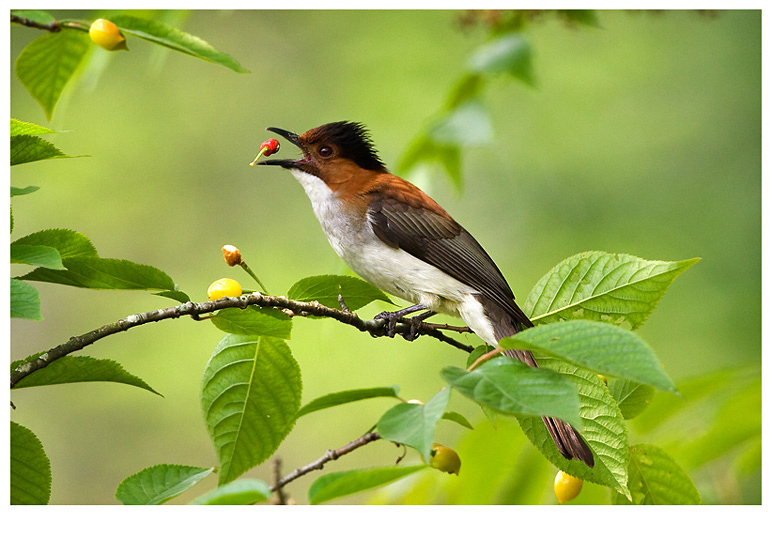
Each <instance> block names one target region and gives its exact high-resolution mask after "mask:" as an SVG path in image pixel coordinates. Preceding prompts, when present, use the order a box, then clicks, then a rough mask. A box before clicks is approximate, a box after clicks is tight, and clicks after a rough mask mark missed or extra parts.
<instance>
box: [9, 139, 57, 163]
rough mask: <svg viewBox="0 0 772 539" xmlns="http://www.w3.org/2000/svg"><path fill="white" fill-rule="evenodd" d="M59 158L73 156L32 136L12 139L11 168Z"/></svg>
mask: <svg viewBox="0 0 772 539" xmlns="http://www.w3.org/2000/svg"><path fill="white" fill-rule="evenodd" d="M57 157H71V156H69V155H65V154H64V153H63V152H62V151H61V150H60V149H59V148H57V147H56V146H54V145H53V144H51V143H50V142H48V141H45V140H43V139H42V138H40V137H33V136H32V135H17V136H15V137H11V166H13V165H22V164H24V163H32V162H34V161H42V160H44V159H54V158H57Z"/></svg>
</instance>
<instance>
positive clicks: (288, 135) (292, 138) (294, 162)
mask: <svg viewBox="0 0 772 539" xmlns="http://www.w3.org/2000/svg"><path fill="white" fill-rule="evenodd" d="M265 130H266V131H271V132H273V133H276V134H277V135H281V136H282V137H284V138H285V139H287V140H288V141H289V142H291V143H292V144H294V145H295V146H297V147H298V148H300V149H301V150H302V151H303V155H305V153H306V151H305V149H304V148H303V146H302V145H301V144H300V139H299V137H298V135H297V134H296V133H293V132H292V131H287V130H286V129H281V128H280V127H267V128H266V129H265ZM301 160H302V158H301V159H268V160H266V161H258V162H257V163H255V164H257V165H278V166H280V167H284V168H298V163H299V162H300V161H301Z"/></svg>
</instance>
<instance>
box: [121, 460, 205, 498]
mask: <svg viewBox="0 0 772 539" xmlns="http://www.w3.org/2000/svg"><path fill="white" fill-rule="evenodd" d="M213 471H214V468H198V467H196V466H180V465H178V464H158V465H156V466H151V467H150V468H145V469H144V470H142V471H141V472H137V473H136V474H134V475H132V476H129V477H127V478H126V479H124V480H123V481H121V484H120V485H118V488H117V489H116V490H115V498H116V499H117V500H118V501H120V502H121V503H123V504H125V505H158V504H162V503H164V502H165V501H168V500H170V499H172V498H174V497H175V496H179V495H180V494H182V493H183V492H185V491H186V490H188V489H189V488H190V487H192V486H193V485H195V484H196V483H198V482H199V481H201V480H202V479H203V478H205V477H206V476H207V475H209V474H210V473H212V472H213Z"/></svg>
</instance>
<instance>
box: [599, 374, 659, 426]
mask: <svg viewBox="0 0 772 539" xmlns="http://www.w3.org/2000/svg"><path fill="white" fill-rule="evenodd" d="M608 389H609V391H610V392H611V396H612V397H614V400H615V401H617V405H618V406H619V410H620V411H621V412H622V416H623V417H624V418H625V419H633V418H634V417H637V416H638V415H639V414H640V413H641V412H643V411H644V410H645V409H646V408H647V407H648V406H649V404H651V399H652V398H654V393H655V392H656V390H655V389H654V387H653V386H650V385H646V384H639V383H638V382H633V381H631V380H612V381H611V382H609V385H608Z"/></svg>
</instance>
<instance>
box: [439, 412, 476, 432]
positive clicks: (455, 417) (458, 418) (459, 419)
mask: <svg viewBox="0 0 772 539" xmlns="http://www.w3.org/2000/svg"><path fill="white" fill-rule="evenodd" d="M442 419H446V420H448V421H453V422H454V423H458V424H459V425H461V426H462V427H466V428H467V429H470V430H472V429H474V427H473V426H472V424H471V423H470V422H469V420H468V419H467V418H465V417H464V416H462V415H461V414H459V413H458V412H445V413H444V414H442Z"/></svg>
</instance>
